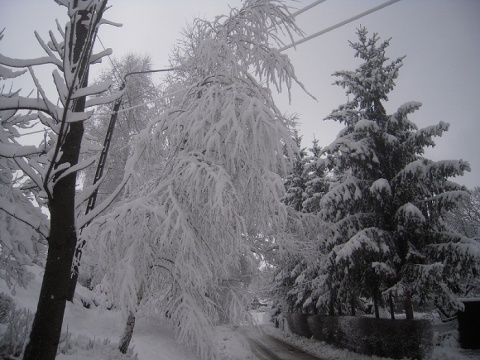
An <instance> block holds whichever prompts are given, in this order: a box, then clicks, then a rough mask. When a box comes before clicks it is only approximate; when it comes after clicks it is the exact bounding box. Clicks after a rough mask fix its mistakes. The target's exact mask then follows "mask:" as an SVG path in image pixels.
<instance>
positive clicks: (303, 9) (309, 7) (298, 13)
mask: <svg viewBox="0 0 480 360" xmlns="http://www.w3.org/2000/svg"><path fill="white" fill-rule="evenodd" d="M325 1H327V0H317V1H315V2H313V3H311V4H310V5H307V6H305V7H304V8H301V9H300V10H298V11H296V12H294V13H293V14H292V17H296V16H298V15H300V14H301V13H304V12H305V11H307V10H310V9H311V8H313V7H315V6H317V5H320V4H321V3H323V2H325Z"/></svg>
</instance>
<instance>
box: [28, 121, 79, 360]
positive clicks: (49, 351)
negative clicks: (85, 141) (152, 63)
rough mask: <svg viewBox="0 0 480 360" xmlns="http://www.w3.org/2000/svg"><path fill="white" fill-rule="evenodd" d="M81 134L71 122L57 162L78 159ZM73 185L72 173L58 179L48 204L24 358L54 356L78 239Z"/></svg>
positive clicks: (74, 174)
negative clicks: (41, 266) (45, 246)
mask: <svg viewBox="0 0 480 360" xmlns="http://www.w3.org/2000/svg"><path fill="white" fill-rule="evenodd" d="M82 137H83V123H81V122H79V123H72V124H71V125H70V131H69V133H68V135H67V137H66V139H65V145H64V146H63V147H62V149H63V155H62V157H61V160H60V164H65V163H70V164H72V165H74V164H76V163H77V162H78V155H79V150H80V142H81V140H82ZM75 184H76V173H72V174H70V175H68V176H66V177H65V178H63V179H61V180H59V181H58V182H57V184H56V185H55V187H54V188H53V194H52V195H53V199H51V201H50V203H49V210H50V219H51V220H50V237H49V241H48V254H47V262H46V265H45V273H44V275H43V281H42V288H41V290H40V297H39V300H38V305H37V312H36V314H35V319H34V321H33V326H32V331H31V333H30V342H29V343H28V346H27V348H26V349H25V354H24V360H34V359H35V360H36V359H38V360H40V359H42V360H47V359H52V360H53V359H55V356H56V355H57V347H58V342H59V339H60V333H61V330H62V322H63V315H64V312H65V304H66V301H67V291H68V286H69V283H70V269H71V267H72V260H73V254H74V251H75V245H76V242H77V234H76V230H75V214H74V209H75Z"/></svg>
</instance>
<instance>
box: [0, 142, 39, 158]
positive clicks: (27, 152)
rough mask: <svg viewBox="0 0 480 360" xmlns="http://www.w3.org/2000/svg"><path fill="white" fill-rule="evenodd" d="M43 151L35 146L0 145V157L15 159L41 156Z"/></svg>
mask: <svg viewBox="0 0 480 360" xmlns="http://www.w3.org/2000/svg"><path fill="white" fill-rule="evenodd" d="M43 153H44V150H42V149H39V148H38V147H36V146H35V145H28V146H27V145H15V144H11V145H6V144H1V143H0V157H5V158H15V157H24V156H31V155H38V154H43Z"/></svg>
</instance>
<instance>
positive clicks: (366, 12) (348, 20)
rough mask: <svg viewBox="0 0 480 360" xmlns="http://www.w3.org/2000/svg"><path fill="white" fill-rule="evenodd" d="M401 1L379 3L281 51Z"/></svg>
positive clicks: (393, 0)
mask: <svg viewBox="0 0 480 360" xmlns="http://www.w3.org/2000/svg"><path fill="white" fill-rule="evenodd" d="M399 1H400V0H391V1H387V2H386V3H383V4H381V5H378V6H376V7H374V8H371V9H370V10H367V11H364V12H362V13H360V14H358V15H355V16H353V17H351V18H349V19H347V20H344V21H342V22H339V23H337V24H335V25H333V26H330V27H328V28H326V29H324V30H321V31H319V32H316V33H315V34H312V35H310V36H307V37H305V38H303V39H301V40H298V41H295V42H293V43H291V44H290V45H287V46H284V47H283V48H281V49H280V50H279V51H285V50H287V49H290V48H292V47H294V46H297V45H300V44H303V43H304V42H307V41H309V40H311V39H313V38H316V37H318V36H320V35H323V34H325V33H327V32H329V31H332V30H335V29H337V28H339V27H341V26H343V25H346V24H348V23H351V22H352V21H355V20H357V19H360V18H362V17H364V16H367V15H369V14H371V13H373V12H375V11H378V10H380V9H383V8H385V7H387V6H390V5H392V4H395V3H396V2H399Z"/></svg>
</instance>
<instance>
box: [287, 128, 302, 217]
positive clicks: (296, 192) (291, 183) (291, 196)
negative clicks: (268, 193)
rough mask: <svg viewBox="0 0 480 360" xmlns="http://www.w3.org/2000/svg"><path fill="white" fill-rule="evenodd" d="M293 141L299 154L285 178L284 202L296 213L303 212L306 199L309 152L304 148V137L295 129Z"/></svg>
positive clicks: (295, 156)
mask: <svg viewBox="0 0 480 360" xmlns="http://www.w3.org/2000/svg"><path fill="white" fill-rule="evenodd" d="M293 140H294V141H295V144H296V145H297V148H298V152H296V153H295V154H294V155H293V156H294V157H293V169H292V172H291V173H290V174H288V176H287V177H286V178H285V189H286V193H285V196H284V197H283V198H282V201H283V203H284V204H285V205H288V206H290V207H292V208H293V209H294V210H295V211H302V209H303V201H304V199H305V188H306V179H305V177H304V176H305V159H306V156H307V152H306V149H305V148H302V147H301V146H302V144H301V143H302V136H300V135H299V134H298V130H297V129H295V130H294V133H293Z"/></svg>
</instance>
